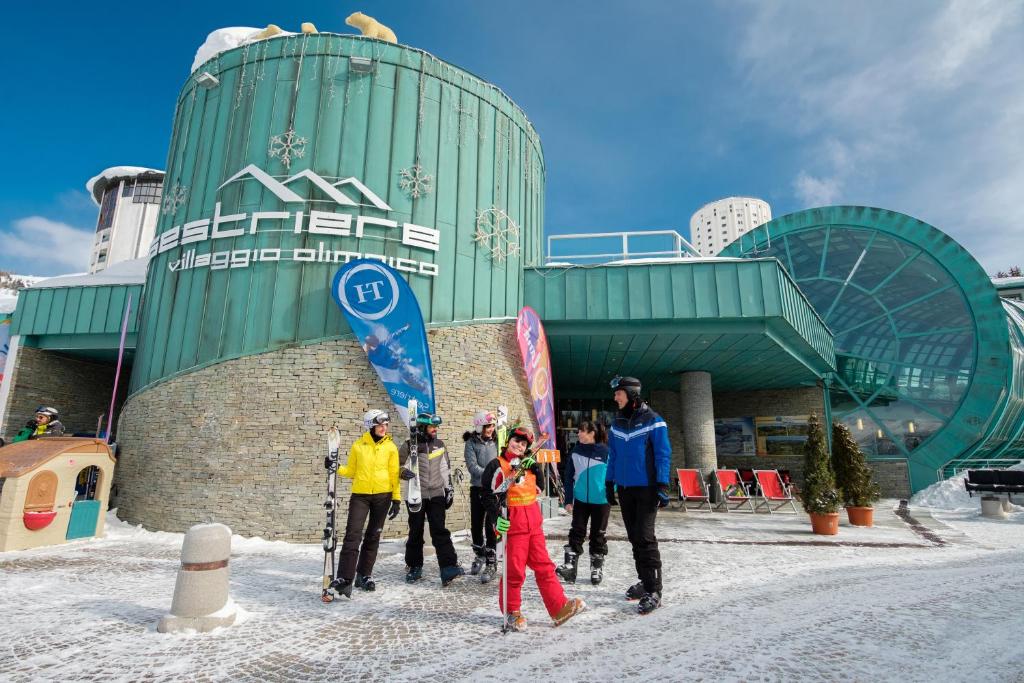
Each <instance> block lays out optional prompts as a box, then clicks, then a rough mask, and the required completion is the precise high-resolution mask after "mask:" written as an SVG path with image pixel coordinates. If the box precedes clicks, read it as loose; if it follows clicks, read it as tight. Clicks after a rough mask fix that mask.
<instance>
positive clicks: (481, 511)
mask: <svg viewBox="0 0 1024 683" xmlns="http://www.w3.org/2000/svg"><path fill="white" fill-rule="evenodd" d="M496 424H497V418H496V417H495V415H494V413H492V412H490V411H487V410H479V411H477V413H476V415H474V416H473V431H471V432H466V433H464V434H463V435H462V440H463V441H465V442H466V446H465V450H464V451H463V454H464V456H465V458H466V468H467V469H468V470H469V483H470V487H469V519H470V533H471V534H472V537H473V553H474V555H475V557H474V558H473V564H472V565H471V566H470V569H469V573H470V574H473V575H476V574H480V572H481V570H483V573H482V574H480V581H481V583H487V582H488V581H490V580H491V579H492V578H494V575H495V573H496V572H497V569H498V561H497V556H496V555H495V551H494V548H495V545H496V542H497V534H496V533H495V532H494V520H493V519H491V515H489V514H487V512H486V510H485V508H484V504H483V495H484V488H483V484H482V482H481V480H480V477H481V476H482V475H483V473H484V468H485V467H487V464H488V463H489V462H491V461H492V460H494V459H495V458H497V457H498V439H497V435H496V433H495V425H496Z"/></svg>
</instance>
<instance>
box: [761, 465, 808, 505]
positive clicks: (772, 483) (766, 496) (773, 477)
mask: <svg viewBox="0 0 1024 683" xmlns="http://www.w3.org/2000/svg"><path fill="white" fill-rule="evenodd" d="M754 477H756V478H757V483H758V485H759V486H760V487H761V497H760V498H759V499H758V501H757V505H756V506H754V509H755V510H759V509H761V506H764V507H766V508H768V512H769V513H771V512H775V511H776V510H778V509H779V508H781V507H783V506H785V505H786V503H789V505H790V506H792V508H793V514H796V513H797V509H796V503H795V502H793V496H792V495H790V493H789V491H787V490H786V487H785V486H783V485H782V477H780V476H779V471H778V470H754ZM772 504H776V505H775V507H772Z"/></svg>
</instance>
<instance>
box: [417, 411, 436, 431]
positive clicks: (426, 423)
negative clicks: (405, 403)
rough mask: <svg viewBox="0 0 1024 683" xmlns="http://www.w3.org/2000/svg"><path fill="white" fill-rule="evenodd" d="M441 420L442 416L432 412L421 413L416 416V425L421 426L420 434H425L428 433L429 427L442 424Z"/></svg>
mask: <svg viewBox="0 0 1024 683" xmlns="http://www.w3.org/2000/svg"><path fill="white" fill-rule="evenodd" d="M441 422H442V420H441V418H440V417H438V416H437V415H432V414H430V413H420V414H419V415H417V416H416V426H417V427H418V428H419V430H420V434H424V435H425V434H426V433H427V429H429V428H430V427H435V428H436V427H437V426H438V425H440V424H441Z"/></svg>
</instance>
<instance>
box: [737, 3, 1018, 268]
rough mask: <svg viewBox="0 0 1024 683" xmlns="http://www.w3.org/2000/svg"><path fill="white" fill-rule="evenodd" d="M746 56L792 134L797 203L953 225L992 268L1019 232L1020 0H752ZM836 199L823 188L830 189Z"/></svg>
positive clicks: (746, 65) (774, 115)
mask: <svg viewBox="0 0 1024 683" xmlns="http://www.w3.org/2000/svg"><path fill="white" fill-rule="evenodd" d="M748 10H749V22H748V24H747V25H746V27H745V35H746V37H747V40H745V41H744V46H743V48H742V49H741V51H740V52H739V54H738V57H737V59H738V65H739V67H740V68H741V69H742V70H743V71H744V74H745V76H746V81H747V83H748V84H749V86H750V87H752V88H754V89H756V90H757V91H758V94H759V96H761V97H762V98H763V101H764V102H765V103H766V104H767V106H764V107H761V108H760V110H761V111H763V112H764V114H765V117H766V118H767V119H768V120H769V121H770V122H771V123H772V125H773V126H774V127H776V128H777V129H781V130H780V133H781V134H782V135H785V136H789V137H791V138H792V140H793V142H792V144H793V147H794V152H795V154H796V161H797V164H798V165H797V168H798V169H799V171H797V172H796V175H795V177H794V178H793V180H792V183H791V186H792V191H793V196H794V197H795V198H796V199H797V200H798V201H799V202H801V205H802V206H812V205H822V204H827V203H851V204H853V203H856V204H868V205H874V206H881V207H885V208H890V209H894V210H897V211H902V212H904V213H908V214H911V215H914V216H916V217H918V218H921V219H922V220H925V221H927V222H929V223H932V224H933V225H935V226H936V227H938V228H940V229H942V230H944V231H946V232H948V233H949V234H950V235H952V236H953V237H954V238H955V239H956V240H957V241H959V242H960V243H961V244H963V245H964V246H966V247H967V248H968V249H969V250H970V251H971V252H972V253H973V254H974V255H975V257H976V258H978V260H979V261H981V263H982V265H983V266H985V267H986V269H987V270H990V271H995V270H996V269H998V268H1000V267H1002V268H1003V269H1005V267H1006V266H1008V265H1011V264H1009V263H1005V262H1004V261H1005V260H1006V259H1007V258H1010V259H1011V260H1013V258H1016V260H1021V258H1020V257H1017V256H1012V257H1010V256H1007V251H1006V246H1007V240H1008V239H1010V238H1014V244H1019V243H1020V239H1021V237H1024V228H1022V227H1021V226H1022V224H1024V216H1022V213H1021V211H1020V210H1019V209H1018V208H1017V207H1019V206H1020V193H1021V191H1022V189H1024V2H1021V0H945V1H944V2H933V1H932V0H923V1H922V0H916V1H915V0H911V1H908V2H899V3H883V2H864V3H842V4H840V3H817V2H814V3H807V4H799V3H760V2H758V3H752V4H750V5H748ZM826 200H827V201H826Z"/></svg>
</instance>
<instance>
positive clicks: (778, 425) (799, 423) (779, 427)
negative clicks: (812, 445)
mask: <svg viewBox="0 0 1024 683" xmlns="http://www.w3.org/2000/svg"><path fill="white" fill-rule="evenodd" d="M807 421H808V416H807V415H774V416H770V417H764V416H758V417H756V418H754V429H755V432H756V434H757V454H758V455H772V456H775V455H803V449H804V442H805V441H807Z"/></svg>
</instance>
